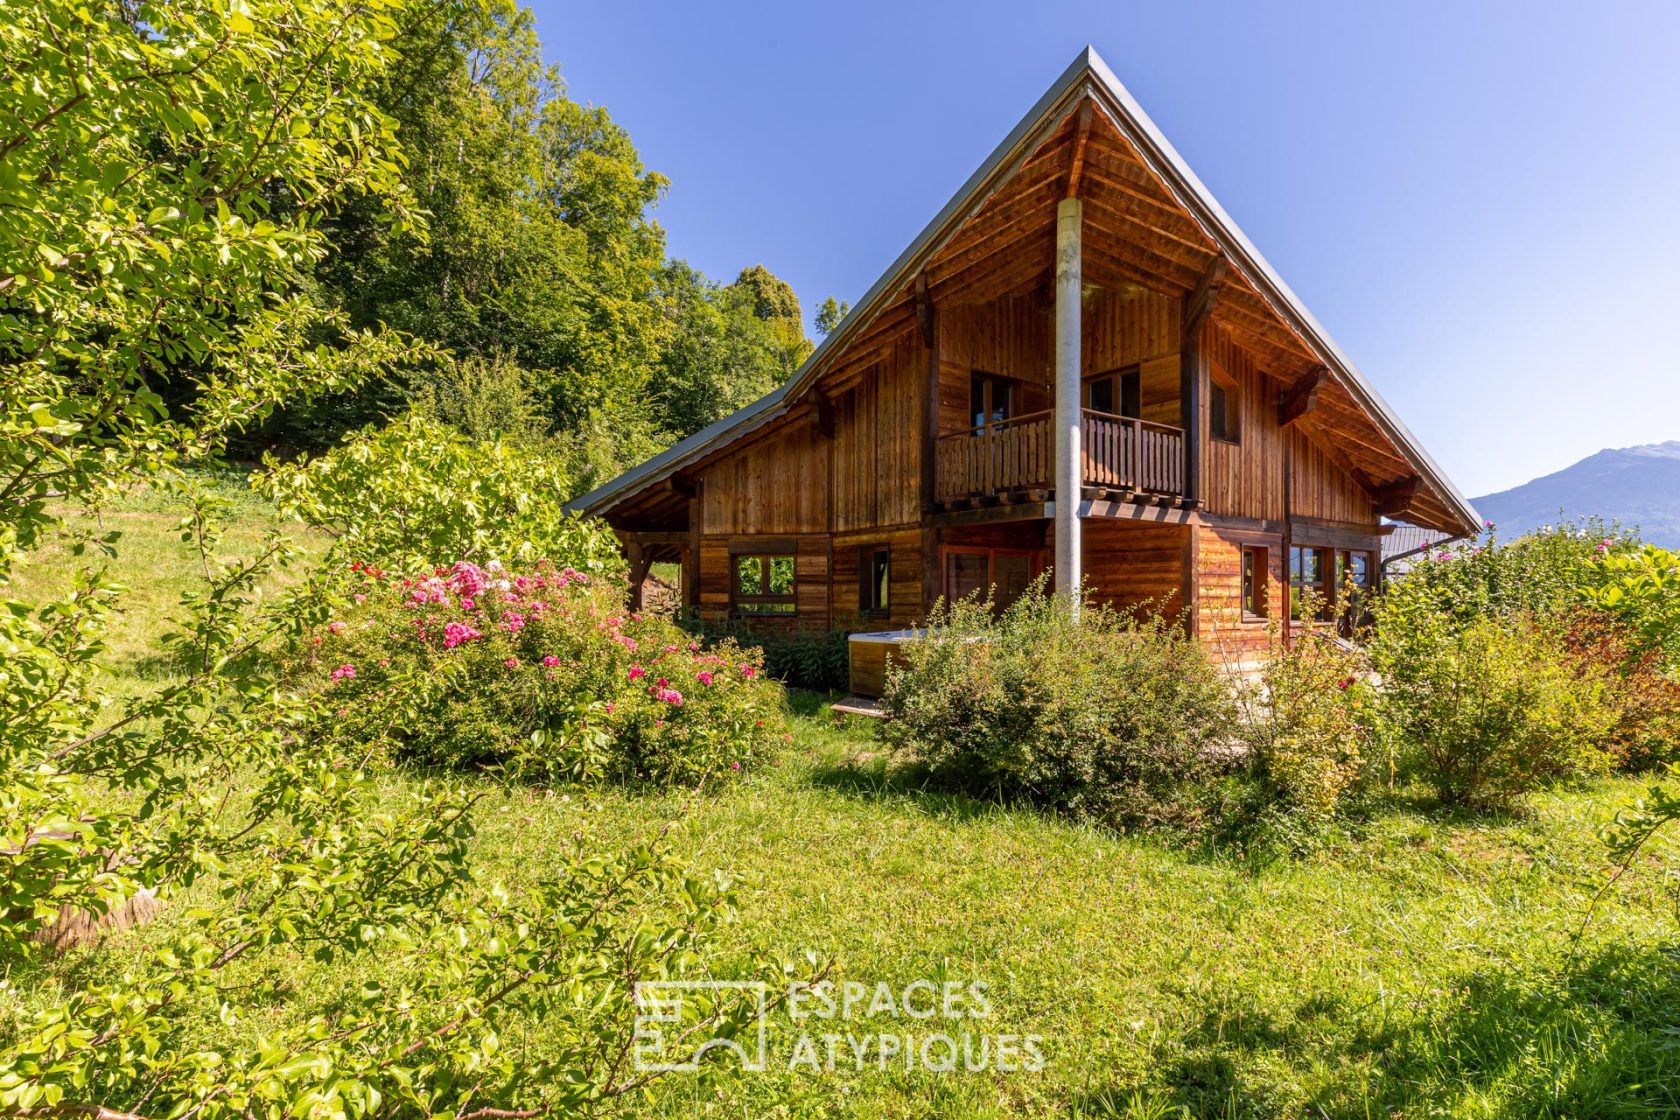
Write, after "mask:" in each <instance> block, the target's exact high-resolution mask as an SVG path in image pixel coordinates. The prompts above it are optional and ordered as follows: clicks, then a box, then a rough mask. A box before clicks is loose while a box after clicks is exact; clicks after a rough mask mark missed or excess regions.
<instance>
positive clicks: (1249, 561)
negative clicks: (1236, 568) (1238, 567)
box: [1242, 547, 1266, 619]
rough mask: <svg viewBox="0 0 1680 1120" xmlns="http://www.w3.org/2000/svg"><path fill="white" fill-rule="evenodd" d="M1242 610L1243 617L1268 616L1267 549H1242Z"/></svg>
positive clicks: (1256, 617) (1257, 617)
mask: <svg viewBox="0 0 1680 1120" xmlns="http://www.w3.org/2000/svg"><path fill="white" fill-rule="evenodd" d="M1242 610H1243V617H1244V618H1249V619H1259V618H1265V617H1266V550H1265V549H1263V548H1249V547H1245V548H1244V549H1243V550H1242Z"/></svg>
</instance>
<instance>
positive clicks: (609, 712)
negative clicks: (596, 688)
mask: <svg viewBox="0 0 1680 1120" xmlns="http://www.w3.org/2000/svg"><path fill="white" fill-rule="evenodd" d="M606 708H607V714H608V715H609V716H610V715H612V714H613V705H612V701H610V700H609V701H607V705H606Z"/></svg>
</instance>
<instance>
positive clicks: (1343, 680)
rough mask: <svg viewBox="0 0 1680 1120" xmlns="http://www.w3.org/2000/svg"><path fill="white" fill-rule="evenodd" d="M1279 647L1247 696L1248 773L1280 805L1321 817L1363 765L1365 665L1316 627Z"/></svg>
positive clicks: (1337, 803) (1335, 806) (1310, 818)
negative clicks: (1252, 771)
mask: <svg viewBox="0 0 1680 1120" xmlns="http://www.w3.org/2000/svg"><path fill="white" fill-rule="evenodd" d="M1279 647H1280V648H1277V649H1274V650H1273V651H1272V655H1271V657H1270V659H1269V660H1268V661H1267V663H1266V666H1265V668H1264V670H1263V671H1262V675H1261V679H1260V682H1259V687H1258V689H1256V690H1255V691H1254V692H1253V693H1251V694H1250V696H1249V704H1248V708H1249V710H1248V712H1247V713H1246V714H1247V717H1248V718H1247V719H1246V720H1245V724H1246V726H1247V737H1248V741H1249V744H1250V746H1251V748H1252V751H1253V754H1252V761H1253V764H1254V769H1255V774H1256V776H1257V777H1258V778H1259V779H1260V781H1261V783H1262V784H1263V786H1264V789H1265V792H1266V793H1267V794H1268V795H1269V796H1270V798H1271V799H1273V801H1274V802H1275V803H1276V804H1277V805H1278V806H1279V807H1281V808H1282V809H1283V810H1285V811H1287V812H1289V813H1291V814H1293V815H1295V816H1297V817H1299V818H1301V819H1302V820H1304V821H1305V822H1306V823H1308V824H1317V823H1322V822H1324V821H1327V820H1329V819H1330V818H1332V817H1334V816H1335V815H1336V814H1337V813H1338V812H1340V811H1341V809H1342V808H1343V806H1344V803H1345V802H1346V800H1347V798H1348V797H1349V796H1350V795H1351V794H1352V793H1354V792H1355V791H1356V790H1357V789H1358V787H1359V784H1360V782H1361V781H1362V780H1363V779H1364V777H1365V774H1366V770H1367V767H1368V764H1369V760H1370V751H1369V748H1368V743H1367V740H1368V739H1369V737H1370V733H1371V732H1370V728H1369V723H1370V714H1369V707H1370V704H1371V686H1370V685H1369V684H1368V683H1367V681H1366V675H1367V673H1368V670H1369V666H1368V665H1367V664H1366V661H1365V658H1364V655H1363V654H1362V653H1361V652H1360V651H1358V650H1357V649H1355V648H1351V647H1348V646H1344V645H1343V644H1341V643H1339V642H1337V641H1336V640H1335V638H1334V636H1333V635H1332V634H1329V633H1324V632H1320V631H1318V630H1316V629H1309V630H1307V631H1306V632H1304V633H1302V634H1300V635H1299V636H1298V637H1297V638H1296V640H1295V641H1294V643H1293V644H1291V645H1289V646H1287V647H1283V646H1282V645H1281V643H1279Z"/></svg>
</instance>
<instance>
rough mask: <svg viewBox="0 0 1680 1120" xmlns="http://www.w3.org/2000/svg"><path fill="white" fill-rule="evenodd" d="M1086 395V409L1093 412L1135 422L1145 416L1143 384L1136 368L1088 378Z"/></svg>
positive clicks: (1085, 386)
mask: <svg viewBox="0 0 1680 1120" xmlns="http://www.w3.org/2000/svg"><path fill="white" fill-rule="evenodd" d="M1084 394H1085V407H1086V408H1088V409H1090V410H1091V411H1092V412H1101V413H1105V414H1107V415H1109V416H1130V417H1132V418H1133V419H1134V420H1135V419H1137V418H1138V417H1140V416H1142V415H1143V382H1142V378H1141V377H1140V376H1139V374H1138V369H1137V367H1136V366H1133V367H1131V368H1130V369H1117V370H1111V371H1109V372H1108V373H1099V374H1098V375H1097V376H1095V377H1087V378H1086V379H1085V385H1084Z"/></svg>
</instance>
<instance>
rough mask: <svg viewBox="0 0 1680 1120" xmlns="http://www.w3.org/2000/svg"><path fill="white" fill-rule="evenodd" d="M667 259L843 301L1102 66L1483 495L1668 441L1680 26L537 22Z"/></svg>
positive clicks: (544, 10)
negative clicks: (661, 239)
mask: <svg viewBox="0 0 1680 1120" xmlns="http://www.w3.org/2000/svg"><path fill="white" fill-rule="evenodd" d="M534 6H535V9H536V13H537V26H538V30H539V32H540V34H541V36H542V39H543V44H544V48H545V51H546V53H547V55H548V57H549V58H550V60H551V61H554V62H557V63H559V64H560V65H561V66H562V68H563V70H564V73H565V76H566V80H567V83H568V87H569V90H570V92H571V94H572V96H574V97H576V98H578V99H579V100H582V101H586V102H590V103H593V104H598V105H604V106H606V107H607V108H608V109H609V110H610V111H611V112H612V114H613V115H614V117H615V118H616V119H617V120H619V121H620V122H621V123H622V124H623V125H625V127H627V128H628V129H629V130H630V133H631V136H632V137H633V138H634V140H635V142H636V144H637V146H638V148H639V149H640V151H641V153H642V157H643V159H644V160H645V161H646V163H647V165H648V166H649V167H650V168H653V169H655V170H658V171H660V172H662V173H663V174H665V175H666V176H668V177H669V178H670V179H671V181H672V186H671V189H670V192H669V194H668V196H667V198H666V199H665V201H664V202H663V203H662V204H661V206H660V208H659V211H658V215H657V216H658V219H659V221H660V222H661V224H662V225H663V226H664V227H665V229H666V231H667V234H668V237H669V244H670V250H671V252H672V253H673V254H674V255H677V256H682V257H686V258H687V259H688V260H689V261H691V262H692V263H693V264H695V265H697V266H698V267H700V268H701V269H703V270H704V271H706V272H707V273H708V274H710V275H712V276H714V277H717V278H721V279H729V278H732V277H733V276H734V274H735V273H736V272H738V271H739V270H740V269H741V268H742V267H744V266H746V265H751V264H754V263H757V262H763V263H764V264H765V265H767V266H768V267H769V268H770V269H771V270H772V271H774V272H776V273H777V274H778V275H780V276H782V277H784V278H786V279H787V280H788V281H789V282H791V283H792V284H793V285H794V288H795V290H796V291H797V292H798V293H799V296H800V299H801V300H802V301H803V303H804V305H805V308H806V311H807V313H809V312H810V311H811V310H812V309H814V308H815V306H816V304H817V303H818V302H820V301H821V299H822V298H823V297H824V296H827V295H830V294H832V295H836V296H838V297H840V298H842V299H850V300H855V299H856V298H857V297H858V296H859V295H860V294H862V292H863V291H864V290H865V289H866V288H867V287H868V286H869V285H870V284H871V283H873V282H874V280H875V279H876V277H877V276H879V275H880V273H881V272H882V270H884V269H885V268H886V266H887V265H888V264H889V263H890V262H891V261H892V259H893V258H894V257H895V256H897V254H898V253H899V252H900V251H901V250H902V249H903V248H904V246H905V245H906V244H907V243H908V242H909V241H910V239H911V238H912V237H914V236H915V235H916V233H917V232H919V231H920V230H921V228H922V226H923V225H924V224H926V222H927V221H928V220H929V219H930V218H931V217H932V216H933V215H934V213H935V212H936V211H937V210H938V209H939V207H940V206H942V205H943V204H944V203H945V201H946V200H947V199H948V198H949V197H950V196H951V194H952V192H954V191H955V190H956V188H957V187H958V186H959V185H961V183H962V181H963V180H964V179H965V178H967V176H968V174H969V173H970V172H971V171H972V170H973V169H974V168H975V166H976V165H977V164H978V163H979V162H980V161H981V160H982V159H983V158H985V156H986V155H987V154H988V153H989V152H990V151H991V149H992V147H993V146H994V145H995V144H996V143H997V142H998V141H999V140H1001V139H1002V138H1003V136H1004V134H1005V133H1006V132H1007V131H1008V130H1009V128H1010V127H1011V126H1013V125H1014V123H1015V122H1016V120H1018V119H1019V118H1020V116H1021V115H1022V114H1023V113H1025V112H1026V110H1027V109H1028V108H1029V107H1030V106H1031V105H1032V103H1033V101H1034V100H1035V99H1036V98H1037V97H1038V96H1039V94H1041V93H1042V92H1043V91H1044V89H1045V87H1047V86H1048V85H1049V84H1050V82H1051V81H1052V80H1053V79H1054V78H1055V77H1056V76H1057V75H1058V74H1059V73H1060V72H1061V70H1062V68H1063V67H1065V66H1066V65H1067V63H1068V62H1069V61H1071V60H1072V58H1073V57H1074V55H1075V54H1076V53H1077V52H1078V51H1079V49H1080V48H1081V47H1082V46H1084V44H1086V43H1087V42H1089V43H1091V44H1092V45H1093V46H1095V47H1096V48H1097V50H1098V52H1099V53H1101V54H1102V55H1103V57H1104V58H1105V59H1106V60H1107V61H1108V63H1109V65H1110V66H1111V67H1113V69H1114V71H1115V73H1117V74H1118V75H1119V76H1120V79H1121V80H1122V81H1123V82H1125V83H1126V84H1127V86H1128V87H1129V88H1130V89H1131V91H1132V93H1133V94H1134V95H1135V96H1136V97H1137V99H1138V100H1139V102H1140V103H1141V104H1142V105H1143V107H1144V109H1145V110H1146V111H1148V113H1149V114H1150V115H1151V116H1152V117H1153V118H1154V119H1155V121H1156V123H1157V124H1158V125H1159V126H1160V127H1161V129H1162V131H1164V132H1165V133H1166V135H1167V136H1168V138H1169V139H1171V140H1172V142H1173V144H1174V145H1175V146H1176V147H1177V148H1178V149H1179V151H1180V152H1181V153H1183V155H1184V157H1185V159H1186V160H1187V161H1188V162H1189V164H1190V166H1191V167H1192V168H1194V169H1195V171H1196V172H1197V174H1198V175H1199V176H1200V177H1201V179H1202V180H1203V182H1205V183H1206V184H1207V185H1208V186H1209V188H1210V189H1211V190H1212V191H1213V193H1214V195H1215V196H1216V197H1217V198H1218V199H1219V201H1220V202H1221V203H1222V204H1223V205H1224V207H1225V209H1226V210H1227V211H1228V212H1229V213H1230V214H1231V215H1232V216H1233V217H1234V218H1235V219H1236V220H1237V222H1238V224H1240V225H1241V226H1242V227H1243V229H1244V230H1245V231H1246V232H1247V234H1248V235H1249V237H1250V239H1251V240H1253V241H1254V243H1255V244H1256V245H1258V246H1259V248H1260V250H1261V251H1262V252H1263V253H1265V254H1266V256H1267V257H1268V259H1270V260H1271V262H1272V264H1273V265H1274V266H1275V267H1276V268H1277V269H1278V270H1279V272H1280V273H1281V274H1282V275H1283V277H1284V278H1285V279H1286V280H1287V281H1288V282H1289V284H1290V286H1291V287H1293V288H1294V289H1295V291H1296V292H1297V293H1298V294H1299V295H1300V296H1301V297H1302V298H1303V299H1304V300H1305V302H1306V303H1307V306H1309V307H1310V308H1311V309H1312V310H1313V312H1314V314H1315V315H1316V316H1317V317H1318V319H1319V320H1320V321H1321V322H1322V323H1324V324H1325V326H1326V327H1327V328H1328V329H1329V330H1330V332H1331V333H1332V334H1333V335H1334V336H1335V337H1336V339H1337V341H1338V342H1340V343H1341V345H1342V348H1343V349H1344V350H1345V351H1347V353H1348V354H1350V355H1351V356H1352V358H1353V360H1354V361H1355V362H1356V363H1358V364H1359V365H1360V367H1361V368H1362V369H1363V370H1364V371H1365V373H1366V374H1367V375H1368V376H1369V377H1370V378H1371V379H1372V380H1373V381H1374V382H1375V383H1376V385H1377V387H1378V388H1379V389H1380V390H1381V392H1382V393H1383V395H1384V396H1385V397H1386V398H1387V399H1388V401H1389V402H1390V403H1391V404H1392V405H1393V406H1394V407H1395V409H1396V410H1397V411H1398V412H1399V414H1400V416H1401V417H1402V419H1404V420H1405V421H1406V423H1407V424H1408V425H1409V426H1410V427H1411V428H1412V430H1413V432H1415V433H1416V434H1417V435H1418V436H1419V438H1420V439H1421V440H1422V441H1423V443H1424V445H1425V446H1426V447H1428V448H1429V450H1430V451H1431V453H1432V454H1434V456H1435V457H1436V459H1437V460H1438V461H1439V462H1440V463H1441V465H1442V466H1443V467H1444V468H1445V469H1446V470H1447V472H1448V473H1449V474H1450V475H1451V476H1452V477H1453V478H1454V480H1455V481H1457V482H1458V483H1459V485H1460V486H1461V487H1462V488H1463V489H1464V491H1465V492H1466V493H1467V494H1470V495H1472V496H1474V495H1476V494H1482V493H1486V492H1489V491H1493V490H1498V489H1503V488H1505V487H1508V486H1512V485H1516V484H1518V483H1520V482H1523V481H1525V480H1527V479H1528V478H1531V477H1533V476H1535V475H1539V474H1543V473H1547V472H1549V471H1552V470H1556V469H1558V468H1561V467H1563V466H1566V465H1567V464H1569V463H1571V462H1573V461H1575V460H1576V459H1579V458H1581V457H1582V456H1584V455H1587V454H1590V453H1591V452H1593V451H1596V450H1598V449H1599V448H1601V447H1616V446H1625V445H1628V444H1635V443H1654V442H1659V441H1663V440H1669V439H1680V283H1677V282H1676V280H1675V276H1676V274H1677V262H1680V218H1677V217H1676V215H1677V214H1680V3H1675V2H1673V0H1666V2H1646V3H1596V4H1579V3H1573V4H1563V3H1555V2H1551V0H1530V2H1527V3H1503V2H1500V3H1493V2H1486V3H1481V2H1475V0H1460V2H1459V3H1434V2H1431V3H1418V2H1406V3H1399V4H1383V5H1378V4H1374V3H1347V2H1345V0H1344V2H1340V3H1329V2H1325V3H1246V4H1242V3H1228V4H1215V3H1171V4H1169V3H1154V4H1133V3H1115V2H1112V0H1110V2H1107V3H1084V4H1076V3H1027V2H1021V0H1017V2H1015V3H1010V4H998V3H973V4H954V3H950V4H947V3H873V2H869V3H864V2H857V3H851V4H830V5H821V6H817V5H812V6H808V7H807V6H797V7H796V6H794V5H773V4H738V3H730V2H724V0H715V2H711V3H705V4H678V3H661V4H644V3H630V2H618V3H612V4H602V3H600V2H599V0H595V2H593V3H572V2H570V0H536V2H535V4H534Z"/></svg>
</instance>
